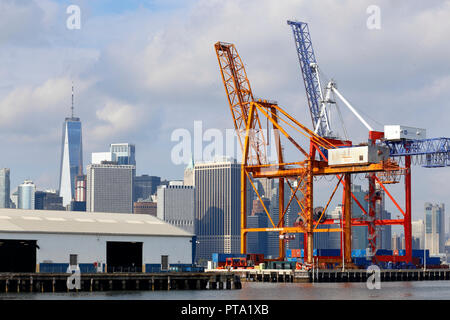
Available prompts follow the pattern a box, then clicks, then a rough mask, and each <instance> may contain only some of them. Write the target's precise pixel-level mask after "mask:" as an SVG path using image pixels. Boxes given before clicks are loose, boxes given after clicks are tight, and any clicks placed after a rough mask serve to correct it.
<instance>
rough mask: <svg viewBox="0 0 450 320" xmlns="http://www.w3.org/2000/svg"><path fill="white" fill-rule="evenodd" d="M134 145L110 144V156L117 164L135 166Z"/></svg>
mask: <svg viewBox="0 0 450 320" xmlns="http://www.w3.org/2000/svg"><path fill="white" fill-rule="evenodd" d="M135 149H136V148H135V146H134V144H130V143H111V145H110V151H111V156H112V158H114V159H115V160H114V161H117V164H121V165H122V164H125V165H133V166H135V165H136V151H135Z"/></svg>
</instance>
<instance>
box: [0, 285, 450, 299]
mask: <svg viewBox="0 0 450 320" xmlns="http://www.w3.org/2000/svg"><path fill="white" fill-rule="evenodd" d="M0 299H14V300H17V299H18V300H42V299H44V300H54V299H56V300H67V299H69V300H73V299H83V300H450V281H414V282H382V283H381V288H380V289H371V290H370V289H368V288H367V285H366V283H265V282H243V283H242V289H241V290H179V291H175V290H174V291H113V292H78V293H75V292H69V293H8V294H5V293H1V294H0Z"/></svg>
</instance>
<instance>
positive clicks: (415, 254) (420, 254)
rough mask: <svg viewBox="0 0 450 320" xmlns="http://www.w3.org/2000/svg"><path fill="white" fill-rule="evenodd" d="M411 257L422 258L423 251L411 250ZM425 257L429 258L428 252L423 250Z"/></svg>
mask: <svg viewBox="0 0 450 320" xmlns="http://www.w3.org/2000/svg"><path fill="white" fill-rule="evenodd" d="M412 256H413V257H417V258H423V250H412ZM425 256H426V257H429V256H430V250H425Z"/></svg>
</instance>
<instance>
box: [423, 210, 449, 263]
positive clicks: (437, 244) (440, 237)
mask: <svg viewBox="0 0 450 320" xmlns="http://www.w3.org/2000/svg"><path fill="white" fill-rule="evenodd" d="M425 233H426V235H425V237H426V238H425V246H426V249H428V250H430V254H432V255H437V254H440V253H443V252H444V250H445V205H444V204H443V203H441V204H440V205H437V204H436V205H433V204H431V203H429V202H427V203H425Z"/></svg>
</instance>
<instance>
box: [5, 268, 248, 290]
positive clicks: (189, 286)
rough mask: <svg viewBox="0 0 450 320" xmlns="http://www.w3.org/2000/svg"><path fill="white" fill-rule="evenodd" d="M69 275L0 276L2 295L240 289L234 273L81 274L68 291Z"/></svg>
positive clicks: (16, 274)
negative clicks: (75, 283) (73, 286)
mask: <svg viewBox="0 0 450 320" xmlns="http://www.w3.org/2000/svg"><path fill="white" fill-rule="evenodd" d="M69 276H70V274H69V273H0V293H1V292H5V293H8V292H17V293H19V292H69V291H84V292H93V291H118V290H119V291H120V290H122V291H125V290H148V291H154V290H223V289H225V290H232V289H241V288H242V286H241V280H240V277H239V276H237V275H236V274H234V273H204V272H199V273H184V272H160V273H91V274H89V273H82V274H81V275H80V289H73V290H69V288H68V286H67V278H68V277H69Z"/></svg>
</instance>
